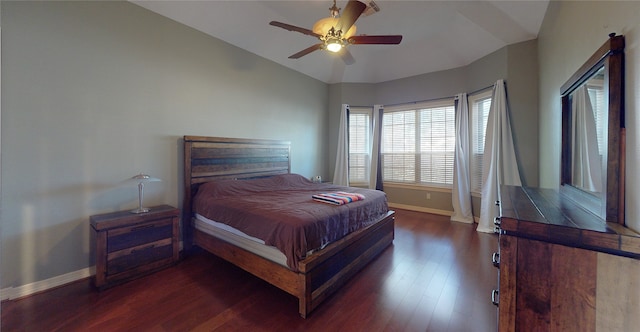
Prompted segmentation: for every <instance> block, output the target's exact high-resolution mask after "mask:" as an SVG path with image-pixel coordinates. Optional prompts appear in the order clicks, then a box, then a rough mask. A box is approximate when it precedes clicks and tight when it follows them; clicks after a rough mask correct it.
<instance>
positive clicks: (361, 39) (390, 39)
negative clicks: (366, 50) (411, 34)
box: [348, 35, 402, 45]
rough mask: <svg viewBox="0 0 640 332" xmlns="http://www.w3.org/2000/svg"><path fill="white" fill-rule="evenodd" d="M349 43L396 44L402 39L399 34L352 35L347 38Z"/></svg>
mask: <svg viewBox="0 0 640 332" xmlns="http://www.w3.org/2000/svg"><path fill="white" fill-rule="evenodd" d="M348 41H349V43H351V44H356V45H357V44H385V45H396V44H400V42H401V41H402V36H401V35H384V36H368V35H362V36H353V37H350V38H349V40H348Z"/></svg>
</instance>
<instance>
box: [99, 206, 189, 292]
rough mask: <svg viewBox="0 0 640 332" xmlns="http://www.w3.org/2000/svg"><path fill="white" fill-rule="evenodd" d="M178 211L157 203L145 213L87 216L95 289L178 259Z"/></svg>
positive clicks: (143, 273) (163, 266) (117, 282)
mask: <svg viewBox="0 0 640 332" xmlns="http://www.w3.org/2000/svg"><path fill="white" fill-rule="evenodd" d="M179 216H180V210H178V209H176V208H174V207H172V206H169V205H160V206H154V207H152V208H150V211H149V212H146V213H139V214H135V213H131V212H130V211H118V212H112V213H105V214H99V215H94V216H91V218H90V220H91V228H92V235H93V237H94V238H95V244H96V278H95V285H96V287H98V288H99V289H104V288H108V287H111V286H114V285H117V284H120V283H123V282H125V281H128V280H131V279H134V278H137V277H140V276H143V275H146V274H149V273H151V272H154V271H157V270H160V269H162V268H165V267H168V266H171V265H173V264H175V263H176V262H177V261H178V255H179V253H178V250H179V241H178V227H179V220H180V217H179Z"/></svg>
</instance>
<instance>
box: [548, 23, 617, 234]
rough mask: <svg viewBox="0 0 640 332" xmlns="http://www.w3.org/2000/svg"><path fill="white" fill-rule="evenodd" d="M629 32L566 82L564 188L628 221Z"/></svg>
mask: <svg viewBox="0 0 640 332" xmlns="http://www.w3.org/2000/svg"><path fill="white" fill-rule="evenodd" d="M623 51H624V36H616V35H615V34H611V35H609V40H608V41H607V42H606V43H605V44H604V45H602V47H600V48H599V49H598V50H597V51H596V53H594V54H593V55H592V56H591V57H590V58H589V60H587V62H586V63H585V64H584V65H582V67H580V69H578V71H577V72H576V73H575V74H574V75H573V76H572V77H571V78H570V79H569V80H568V81H567V82H566V83H565V84H564V85H563V86H562V88H561V95H562V159H561V163H562V165H561V186H560V191H561V192H562V193H563V194H564V195H565V196H567V197H568V198H570V199H572V200H573V201H575V202H576V203H577V204H579V205H581V206H582V207H584V208H585V209H586V210H588V211H590V212H592V213H593V214H595V215H597V216H599V217H600V218H602V219H603V220H604V221H607V222H616V223H620V224H622V225H624V141H625V140H624V137H625V136H624V134H625V131H624V112H623V105H624V104H623V77H622V76H623V61H624V53H623Z"/></svg>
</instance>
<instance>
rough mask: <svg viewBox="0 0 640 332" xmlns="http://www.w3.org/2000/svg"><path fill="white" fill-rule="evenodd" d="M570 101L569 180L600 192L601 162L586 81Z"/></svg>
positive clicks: (576, 184)
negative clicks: (570, 141) (570, 142)
mask: <svg viewBox="0 0 640 332" xmlns="http://www.w3.org/2000/svg"><path fill="white" fill-rule="evenodd" d="M572 98H573V100H572V102H571V114H572V115H573V116H572V122H573V124H572V125H571V128H572V133H571V140H572V149H571V150H572V151H571V152H572V153H571V180H572V181H571V182H572V184H573V185H574V186H576V187H579V188H582V189H584V190H588V191H592V192H602V164H601V161H600V153H599V151H598V137H597V129H596V120H595V116H594V114H593V107H592V106H591V100H590V99H589V92H588V91H587V87H586V86H585V85H583V86H581V87H579V88H578V89H576V91H575V92H574V93H573V97H572Z"/></svg>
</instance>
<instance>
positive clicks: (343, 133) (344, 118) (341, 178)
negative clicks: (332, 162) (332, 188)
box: [333, 104, 349, 186]
mask: <svg viewBox="0 0 640 332" xmlns="http://www.w3.org/2000/svg"><path fill="white" fill-rule="evenodd" d="M333 183H334V184H337V185H341V186H348V185H349V105H347V104H342V109H341V110H340V128H339V132H338V148H337V153H336V167H335V169H334V171H333Z"/></svg>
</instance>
